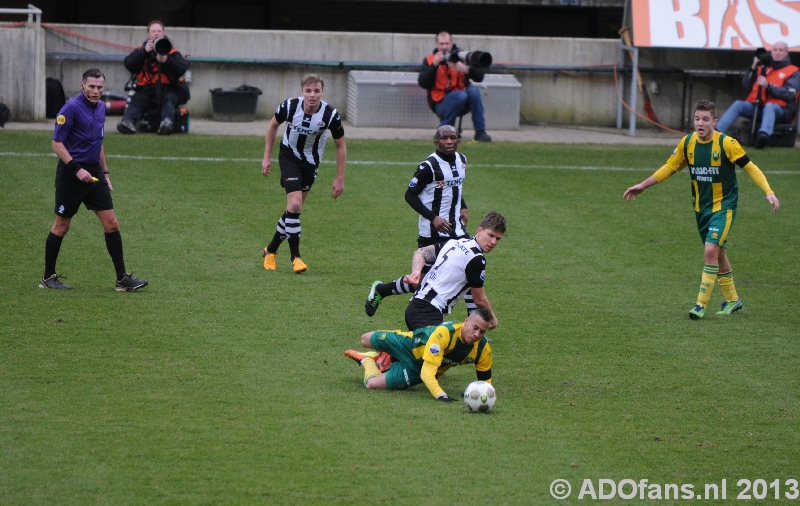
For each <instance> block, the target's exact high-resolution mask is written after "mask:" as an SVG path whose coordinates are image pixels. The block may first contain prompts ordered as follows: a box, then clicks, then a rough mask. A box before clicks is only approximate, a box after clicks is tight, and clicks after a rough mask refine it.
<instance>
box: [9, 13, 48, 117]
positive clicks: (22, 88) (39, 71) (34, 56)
mask: <svg viewBox="0 0 800 506" xmlns="http://www.w3.org/2000/svg"><path fill="white" fill-rule="evenodd" d="M44 61H45V39H44V30H42V29H41V28H39V29H37V28H36V27H35V25H33V24H31V25H30V26H25V25H23V26H21V27H18V28H8V29H4V30H0V100H2V102H3V103H4V104H6V105H7V106H8V108H9V110H10V111H11V118H10V119H11V121H44V119H45V118H44V115H45V100H44V93H45V92H44V90H45V78H46V77H47V76H46V75H45V70H44Z"/></svg>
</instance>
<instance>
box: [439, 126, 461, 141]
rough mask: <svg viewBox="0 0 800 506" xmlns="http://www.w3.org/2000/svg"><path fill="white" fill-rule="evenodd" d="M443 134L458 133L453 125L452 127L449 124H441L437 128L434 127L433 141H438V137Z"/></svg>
mask: <svg viewBox="0 0 800 506" xmlns="http://www.w3.org/2000/svg"><path fill="white" fill-rule="evenodd" d="M443 135H448V136H450V135H455V136H458V134H457V133H456V129H455V127H453V126H451V125H442V126H440V127H439V128H437V129H436V134H435V135H434V136H433V140H434V141H438V140H439V139H441V138H442V136H443Z"/></svg>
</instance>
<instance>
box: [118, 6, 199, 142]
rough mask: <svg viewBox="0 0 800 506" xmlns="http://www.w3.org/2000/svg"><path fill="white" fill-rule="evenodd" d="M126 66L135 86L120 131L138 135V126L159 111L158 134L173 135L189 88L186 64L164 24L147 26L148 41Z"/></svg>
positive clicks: (156, 22)
mask: <svg viewBox="0 0 800 506" xmlns="http://www.w3.org/2000/svg"><path fill="white" fill-rule="evenodd" d="M124 64H125V68H126V69H128V71H129V72H130V73H131V74H132V75H135V76H136V83H135V85H136V86H135V93H134V94H133V96H132V97H131V98H130V102H129V103H128V105H127V107H126V108H125V114H124V115H123V116H122V121H120V122H119V124H118V125H117V130H119V131H120V132H121V133H123V134H134V133H136V130H137V122H138V121H140V120H141V119H142V117H143V116H145V115H147V114H148V112H150V111H151V110H156V112H160V123H159V124H158V133H159V134H160V135H169V134H171V133H172V132H173V130H174V128H175V125H174V121H175V111H176V109H177V107H178V105H179V104H185V103H186V102H188V101H189V87H188V86H187V85H186V82H185V81H184V80H183V78H182V76H183V74H184V73H185V72H186V67H187V64H186V60H185V59H184V58H183V55H182V54H181V53H180V52H178V50H177V49H175V48H174V47H172V43H171V42H170V40H169V39H168V38H167V37H166V36H165V35H164V23H162V22H161V21H158V20H155V21H151V22H150V23H149V24H148V25H147V40H146V41H145V42H144V44H142V45H141V46H140V47H137V48H136V49H134V50H133V51H132V52H131V53H130V54H129V55H128V56H126V57H125V61H124Z"/></svg>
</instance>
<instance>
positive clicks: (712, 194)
mask: <svg viewBox="0 0 800 506" xmlns="http://www.w3.org/2000/svg"><path fill="white" fill-rule="evenodd" d="M717 121H718V120H717V109H716V107H715V106H714V103H713V102H709V101H708V100H701V101H699V102H698V103H697V104H696V105H695V111H694V129H695V131H694V132H693V133H691V134H689V135H686V136H685V137H684V138H683V139H681V141H680V142H679V143H678V147H677V148H676V149H675V151H673V152H672V156H670V157H669V159H668V160H667V163H666V164H664V166H663V167H661V168H660V169H658V170H657V171H656V172H655V173H654V174H653V175H652V176H650V177H648V178H647V179H645V180H644V181H642V182H641V183H639V184H637V185H635V186H631V187H630V188H628V189H627V190H626V191H625V193H624V194H623V198H624V199H625V200H631V199H632V200H636V197H637V196H638V195H639V194H641V193H642V192H643V191H644V190H645V189H647V188H649V187H651V186H653V185H655V184H658V183H660V182H662V181H664V180H665V179H667V178H668V177H670V176H672V175H673V174H675V173H676V172H678V171H680V170H683V169H684V168H685V167H689V177H690V178H691V182H692V200H693V201H694V211H695V218H696V220H697V229H698V230H699V231H700V238H701V239H702V240H703V243H704V252H703V258H704V261H705V266H704V267H703V275H702V278H701V281H700V292H699V294H698V295H697V302H695V304H694V307H692V309H691V310H689V317H690V318H692V319H694V320H699V319H700V318H702V317H703V316H705V312H706V306H707V305H708V301H709V300H710V299H711V292H712V290H713V289H714V283H715V282H718V283H719V286H720V288H721V289H722V294H723V295H724V296H725V302H723V303H722V308H721V309H720V310H719V311H717V314H722V315H729V314H732V313H734V312H735V311H739V310H740V309H742V299H740V298H739V295H738V294H737V292H736V287H735V286H734V284H733V268H732V267H731V263H730V261H729V260H728V254H727V253H726V252H725V247H726V242H727V240H728V234H729V233H730V231H731V227H732V226H733V221H734V219H735V218H736V206H737V201H738V195H739V186H738V183H737V181H736V165H738V166H739V167H741V168H742V169H743V170H744V171H745V172H747V175H749V176H750V178H751V179H752V180H753V181H754V182H755V183H756V184H757V185H758V187H759V188H761V189H762V190H763V191H764V193H765V194H766V196H767V201H768V202H769V203H770V204H771V205H772V212H773V213H776V212H778V208H779V207H780V203H779V202H778V197H776V196H775V192H773V191H772V189H771V188H770V186H769V183H768V182H767V178H766V177H764V173H763V172H761V170H760V169H759V168H758V167H757V166H756V164H754V163H753V162H752V161H751V160H750V158H749V157H748V156H747V153H745V152H744V149H742V146H741V145H740V144H739V142H738V141H736V139H733V138H731V137H728V136H727V135H725V134H723V133H720V132H718V131H716V130H714V126H715V125H716V124H717Z"/></svg>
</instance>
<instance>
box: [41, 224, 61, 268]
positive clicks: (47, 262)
mask: <svg viewBox="0 0 800 506" xmlns="http://www.w3.org/2000/svg"><path fill="white" fill-rule="evenodd" d="M63 240H64V238H63V237H60V236H57V235H56V234H54V233H52V232H50V233H49V234H48V235H47V241H46V242H45V247H44V278H45V279H47V278H49V277H50V276H52V275H53V274H55V273H56V261H57V260H58V252H59V251H61V241H63Z"/></svg>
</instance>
